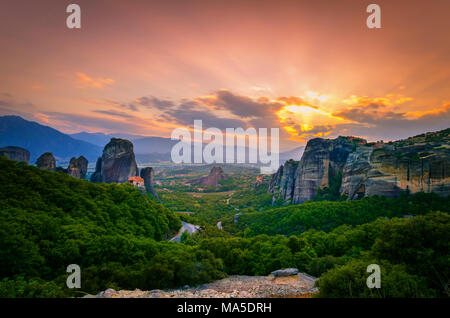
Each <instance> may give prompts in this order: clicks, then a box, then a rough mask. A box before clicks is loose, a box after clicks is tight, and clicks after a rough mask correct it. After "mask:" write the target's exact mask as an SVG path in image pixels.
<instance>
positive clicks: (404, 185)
mask: <svg viewBox="0 0 450 318" xmlns="http://www.w3.org/2000/svg"><path fill="white" fill-rule="evenodd" d="M449 134H450V129H446V130H443V131H439V132H434V133H427V134H422V135H419V136H415V137H411V138H408V139H406V140H399V141H396V142H391V143H388V144H385V143H383V142H382V141H381V142H377V143H367V142H366V141H365V140H364V139H361V138H356V137H339V138H336V139H332V140H328V139H322V138H315V139H311V140H310V141H309V142H308V144H307V146H306V149H305V152H304V154H303V156H302V158H301V160H300V163H298V167H297V168H296V169H295V165H296V164H297V162H296V161H288V162H286V163H285V165H284V166H281V167H280V168H279V169H278V171H277V172H276V173H275V174H273V175H272V178H271V181H270V184H269V189H268V192H269V193H273V197H272V202H274V201H275V200H277V199H282V200H283V201H284V203H294V204H297V203H302V202H305V201H307V200H312V199H314V198H315V196H316V195H317V192H318V189H323V188H324V187H328V186H329V182H330V177H334V176H338V175H339V173H340V174H341V175H342V180H341V181H342V182H341V188H340V191H339V192H340V194H341V195H345V196H347V197H348V199H349V200H353V199H358V198H361V197H367V196H373V195H380V196H386V197H391V198H394V197H398V196H399V195H400V194H401V193H402V192H404V191H409V192H411V193H416V192H420V191H423V192H434V193H438V194H441V195H444V196H448V195H449V194H450V161H449V160H448V159H449V158H448V157H449V151H448V149H449V148H450V136H449ZM292 184H294V187H292Z"/></svg>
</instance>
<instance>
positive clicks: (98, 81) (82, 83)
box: [75, 72, 115, 88]
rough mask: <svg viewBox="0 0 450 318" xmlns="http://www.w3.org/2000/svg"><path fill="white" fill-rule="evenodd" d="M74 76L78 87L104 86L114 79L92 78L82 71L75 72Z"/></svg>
mask: <svg viewBox="0 0 450 318" xmlns="http://www.w3.org/2000/svg"><path fill="white" fill-rule="evenodd" d="M75 77H76V83H77V85H78V86H79V87H93V88H104V87H105V86H108V85H112V84H114V83H115V81H114V80H113V79H111V78H102V77H98V78H93V77H90V76H88V75H87V74H85V73H82V72H76V73H75Z"/></svg>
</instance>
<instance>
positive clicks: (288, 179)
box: [268, 159, 299, 203]
mask: <svg viewBox="0 0 450 318" xmlns="http://www.w3.org/2000/svg"><path fill="white" fill-rule="evenodd" d="M298 164H299V162H298V161H294V160H292V159H290V160H288V161H286V163H285V164H284V165H282V166H280V168H279V169H278V171H277V172H276V173H275V174H274V175H273V176H272V178H271V180H270V183H269V190H268V192H269V193H273V194H274V196H273V198H272V203H273V202H274V201H275V200H276V199H282V200H283V201H284V202H291V200H292V197H293V196H294V190H295V178H296V172H297V168H298Z"/></svg>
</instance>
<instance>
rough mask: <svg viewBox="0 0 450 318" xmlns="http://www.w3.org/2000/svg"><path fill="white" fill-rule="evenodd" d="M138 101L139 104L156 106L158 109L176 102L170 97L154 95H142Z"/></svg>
mask: <svg viewBox="0 0 450 318" xmlns="http://www.w3.org/2000/svg"><path fill="white" fill-rule="evenodd" d="M136 103H138V104H139V105H142V106H145V107H149V108H156V109H166V108H170V107H173V106H174V105H175V104H174V103H173V102H172V101H171V100H169V99H159V98H156V97H154V96H149V97H146V96H144V97H141V98H137V99H136Z"/></svg>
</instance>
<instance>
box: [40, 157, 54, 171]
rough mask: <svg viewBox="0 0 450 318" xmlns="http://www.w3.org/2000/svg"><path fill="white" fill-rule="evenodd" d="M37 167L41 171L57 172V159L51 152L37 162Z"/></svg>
mask: <svg viewBox="0 0 450 318" xmlns="http://www.w3.org/2000/svg"><path fill="white" fill-rule="evenodd" d="M36 166H37V167H38V168H39V169H43V170H49V171H55V170H56V160H55V157H54V156H53V154H52V153H51V152H46V153H44V154H42V155H41V156H40V157H39V158H38V159H37V160H36Z"/></svg>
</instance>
